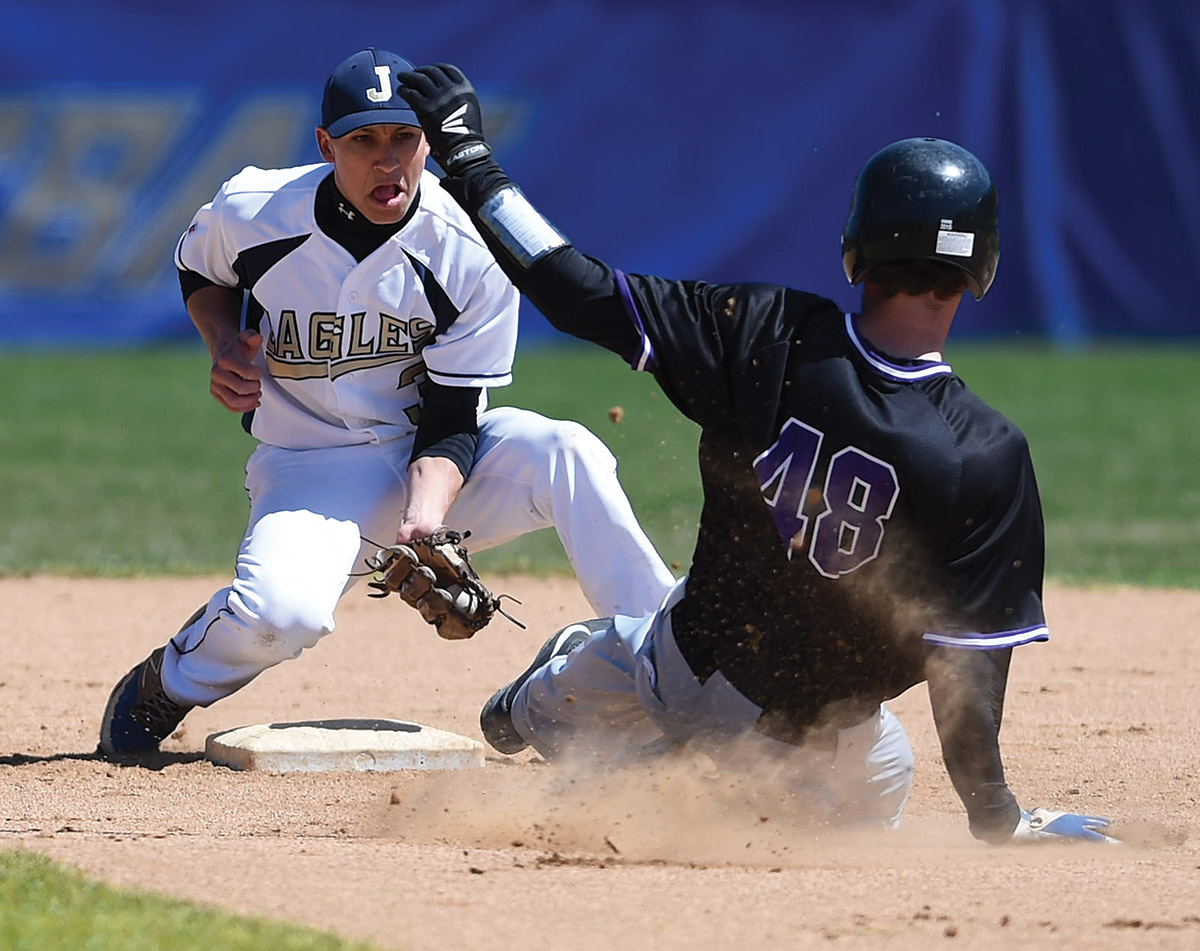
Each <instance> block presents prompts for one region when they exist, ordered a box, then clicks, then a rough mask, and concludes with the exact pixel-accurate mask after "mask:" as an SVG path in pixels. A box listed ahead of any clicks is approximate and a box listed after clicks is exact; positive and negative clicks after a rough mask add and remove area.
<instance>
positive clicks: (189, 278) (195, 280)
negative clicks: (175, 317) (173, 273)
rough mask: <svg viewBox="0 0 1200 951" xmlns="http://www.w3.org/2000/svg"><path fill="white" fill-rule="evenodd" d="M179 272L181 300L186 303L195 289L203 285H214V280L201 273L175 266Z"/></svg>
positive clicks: (203, 286)
mask: <svg viewBox="0 0 1200 951" xmlns="http://www.w3.org/2000/svg"><path fill="white" fill-rule="evenodd" d="M176 270H177V271H178V272H179V290H180V291H181V292H182V293H183V302H184V303H185V304H186V303H187V299H188V298H189V297H191V296H192V295H193V294H195V293H196V291H198V290H200V289H202V288H205V287H216V286H217V284H216V282H215V281H210V280H209V279H208V278H207V277H205V276H204V275H203V274H197V273H196V272H195V271H189V270H186V269H185V268H176Z"/></svg>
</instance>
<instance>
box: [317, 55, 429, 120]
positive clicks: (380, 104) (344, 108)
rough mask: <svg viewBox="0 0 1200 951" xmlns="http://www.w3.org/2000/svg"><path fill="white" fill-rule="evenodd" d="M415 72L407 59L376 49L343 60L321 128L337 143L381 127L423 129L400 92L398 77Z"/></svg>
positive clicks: (325, 100) (324, 101)
mask: <svg viewBox="0 0 1200 951" xmlns="http://www.w3.org/2000/svg"><path fill="white" fill-rule="evenodd" d="M412 68H413V64H412V63H410V62H409V61H408V60H406V59H405V58H404V57H403V56H397V55H396V54H395V53H389V52H388V51H387V50H377V49H375V48H374V47H371V48H369V49H365V50H359V51H358V52H357V53H355V54H354V55H353V56H350V57H348V58H346V59H344V60H342V61H341V62H340V63H339V64H338V66H337V68H336V69H335V70H334V71H333V75H331V76H330V77H329V80H328V81H327V82H326V83H325V95H324V96H323V97H322V98H321V125H322V126H324V127H325V130H326V131H327V132H328V133H329V134H330V135H331V136H333V137H334V138H335V139H337V138H341V137H342V136H343V135H345V134H346V133H347V132H353V131H354V130H355V129H361V128H362V127H363V126H365V125H375V124H377V123H385V122H386V123H394V124H396V125H415V126H417V127H420V125H421V123H420V121H419V120H418V119H417V114H416V113H415V112H413V111H412V109H410V108H409V106H408V103H407V102H405V101H404V100H403V99H401V98H400V96H399V94H398V93H397V92H396V87H397V85H398V83H397V77H398V76H399V75H400V74H401V73H403V72H406V71H407V70H410V69H412Z"/></svg>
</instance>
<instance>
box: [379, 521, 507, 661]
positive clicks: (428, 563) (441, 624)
mask: <svg viewBox="0 0 1200 951" xmlns="http://www.w3.org/2000/svg"><path fill="white" fill-rule="evenodd" d="M470 534H471V533H470V532H456V531H454V530H453V529H451V528H447V527H445V526H444V525H443V526H442V527H440V528H438V529H437V530H436V531H434V533H433V534H432V535H428V536H426V537H424V538H414V539H412V541H411V542H409V544H407V545H386V546H384V545H379V544H378V543H377V542H373V541H371V539H369V538H366V537H365V536H360V537H362V540H363V541H365V542H366V543H367V544H369V545H374V546H376V548H377V549H378V550H377V551H376V552H375V554H374V555H371V556H370V557H368V558H367V559H366V565H367V568H368V569H370V570H369V572H367V573H368V574H371V575H373V576H374V577H373V579H372V580H371V581H368V582H367V586H368V587H370V588H373V589H374V592H375V593H371V594H370V597H372V598H386V597H387V596H388V595H389V594H393V593H394V594H398V595H400V597H401V599H402V600H403V601H404V602H405V603H406V604H410V605H412V606H413V607H414V608H416V609H417V610H418V611H420V612H421V617H423V618H424V619H425V620H426V621H427V622H429V623H430V624H432V625H434V626H435V627H436V628H437V632H438V634H440V635H441V636H442V637H444V638H446V639H448V640H462V639H464V638H468V637H471V636H472V635H474V634H475V632H476V631H478V630H480V629H481V628H483V627H484V626H485V625H486V624H487V623H488V622H489V621H490V620H491V619H492V617H493V616H494V615H496V614H501V615H503V616H504V617H506V618H508V620H510V621H512V623H513V624H515V625H517V627H520V628H522V629H524V627H525V625H524V624H522V623H521V622H520V621H518V620H517V619H516V618H515V617H513V616H512V615H511V614H509V613H508V612H507V611H505V610H504V608H503V607H501V600H502V599H504V598H507V599H508V600H510V601H515V602H516V603H517V604H520V603H521V601H520V600H519V599H518V598H515V597H513V596H512V595H511V594H502V595H499V596H497V595H494V594H492V592H491V591H489V590H488V587H487V585H485V584H484V583H483V581H482V580H481V579H480V577H479V575H478V574H477V573H476V572H475V569H474V568H473V567H472V565H471V561H470V558H469V557H468V555H467V549H466V548H464V547H463V544H462V543H463V541H464V540H466V539H467V538H469V537H470Z"/></svg>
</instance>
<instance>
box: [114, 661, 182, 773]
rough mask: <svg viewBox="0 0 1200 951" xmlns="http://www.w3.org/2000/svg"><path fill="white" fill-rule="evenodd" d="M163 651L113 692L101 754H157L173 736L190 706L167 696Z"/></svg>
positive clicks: (139, 666)
mask: <svg viewBox="0 0 1200 951" xmlns="http://www.w3.org/2000/svg"><path fill="white" fill-rule="evenodd" d="M165 650H166V648H165V647H160V648H159V649H158V650H156V651H155V652H154V653H152V654H151V655H150V656H149V657H147V658H146V659H145V660H144V661H142V662H141V663H140V664H138V665H137V666H136V667H134V668H133V670H131V671H130V672H129V673H127V674H126V675H125V676H124V677H122V678H121V679H120V680H119V681H118V682H117V685H116V686H115V687H114V688H113V692H112V694H111V695H110V696H109V698H108V705H107V706H106V707H105V708H104V719H103V720H101V721H100V750H99V751H100V753H101V754H102V755H104V756H117V757H120V756H136V755H137V754H139V753H154V752H156V751H157V750H158V744H159V743H161V742H162V741H163V740H165V739H166V738H167V737H168V736H170V735H171V734H172V733H173V732H174V731H175V728H176V727H177V726H179V723H180V721H181V720H183V718H184V716H186V715H187V712H188V711H189V710H190V709H192V708H191V707H190V706H187V707H185V706H182V705H180V704H178V703H176V702H175V701H174V700H172V699H171V698H170V697H168V696H167V695H166V693H164V692H163V687H162V679H161V676H160V672H161V671H162V662H163V653H164V651H165Z"/></svg>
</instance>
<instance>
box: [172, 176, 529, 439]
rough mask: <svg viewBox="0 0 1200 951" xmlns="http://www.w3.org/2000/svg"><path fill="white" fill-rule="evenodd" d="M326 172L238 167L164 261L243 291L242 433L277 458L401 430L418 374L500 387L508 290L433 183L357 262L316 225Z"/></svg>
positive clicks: (511, 296)
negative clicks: (255, 384) (247, 365)
mask: <svg viewBox="0 0 1200 951" xmlns="http://www.w3.org/2000/svg"><path fill="white" fill-rule="evenodd" d="M331 173H332V167H331V166H330V165H328V164H325V163H322V164H318V165H308V166H302V167H299V168H287V169H259V168H254V167H253V166H251V167H248V168H245V169H243V170H242V171H241V172H239V173H238V174H237V175H235V176H234V177H233V178H231V179H230V180H229V181H228V182H226V183H225V184H224V185H223V186H222V187H221V190H220V191H219V192H218V193H217V195H216V197H215V198H214V199H213V200H212V201H211V202H210V203H209V204H207V205H205V206H204V207H203V208H201V209H200V210H199V211H198V212H197V213H196V216H195V218H194V219H193V220H192V223H191V225H190V226H189V227H188V229H187V231H185V232H184V234H183V236H182V237H181V238H180V240H179V244H178V246H177V248H176V252H175V263H176V266H177V267H179V268H182V269H186V270H190V271H194V272H196V273H197V274H199V275H201V276H202V277H204V278H206V279H207V280H210V281H212V282H213V283H215V284H219V285H222V286H225V287H231V288H241V289H243V290H246V291H249V292H250V295H251V300H250V304H249V308H248V311H247V322H248V323H249V325H250V326H252V327H253V326H254V325H255V324H254V321H255V318H256V316H257V315H258V314H259V313H260V312H261V322H260V323H259V324H258V327H259V329H260V330H261V331H262V334H263V337H264V344H263V348H262V350H261V351H260V352H259V358H258V359H259V362H260V363H262V364H263V365H264V366H265V368H266V371H267V372H266V375H265V377H264V379H263V381H262V402H261V405H260V406H259V407H258V409H257V410H256V411H255V413H254V417H253V422H252V426H251V433H252V434H253V435H254V436H255V437H257V438H258V439H260V440H261V441H263V442H266V443H269V444H271V445H276V446H282V447H284V448H288V449H315V448H322V447H328V446H346V445H355V444H359V443H368V442H383V441H385V440H390V439H395V438H398V437H402V436H408V435H411V434H412V433H413V432H414V431H415V430H416V425H417V420H418V418H419V407H420V403H421V398H420V394H419V393H418V391H417V384H418V383H419V382H421V381H422V380H423V379H424V378H425V375H426V374H428V377H429V378H430V379H432V380H433V381H435V382H437V383H440V384H442V385H445V386H472V387H485V388H486V387H491V386H503V385H505V384H507V383H509V382H510V381H511V379H512V362H513V356H514V353H515V349H516V340H517V303H518V295H517V292H516V290H515V289H514V288H513V286H512V284H511V283H510V282H509V280H508V278H507V277H506V276H505V275H504V273H503V272H502V271H501V270H500V268H499V266H498V265H497V264H496V262H495V260H494V258H493V257H492V254H491V252H490V251H489V250H488V249H487V247H486V245H485V244H484V243H483V240H482V239H481V238H480V237H479V234H478V232H477V231H476V230H475V227H474V225H473V224H472V223H471V221H470V219H469V218H468V217H467V215H466V213H465V212H463V211H462V209H460V208H459V207H458V205H457V204H456V203H455V202H454V201H453V200H452V199H451V198H450V197H449V196H448V195H447V194H446V193H445V192H444V191H443V190H442V188H441V187H440V185H439V183H438V180H437V178H436V177H434V176H433V175H432V174H430V173H429V172H424V173H423V175H422V179H421V190H420V199H419V206H418V207H417V209H416V210H415V212H414V213H413V214H412V216H411V217H410V218H409V220H408V221H407V222H406V223H405V224H404V226H403V227H402V228H401V229H400V230H399V231H397V232H396V234H394V235H393V236H392V237H391V238H389V239H388V240H386V241H384V242H383V244H382V245H381V246H380V247H379V248H377V249H376V250H375V251H374V252H372V253H371V254H370V255H368V256H367V257H366V259H364V260H363V261H362V262H361V263H359V262H357V261H355V259H354V257H353V255H351V253H350V252H349V251H347V250H346V249H345V248H344V247H342V246H341V245H340V244H338V243H337V242H336V241H334V240H333V239H332V238H330V237H329V236H328V235H326V234H325V233H324V232H322V231H321V229H320V228H319V227H318V226H317V221H316V217H315V215H314V202H315V197H316V192H317V186H318V185H319V184H320V183H321V181H322V180H323V179H324V178H325V177H326V176H327V175H330V174H331ZM485 394H486V390H485Z"/></svg>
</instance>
